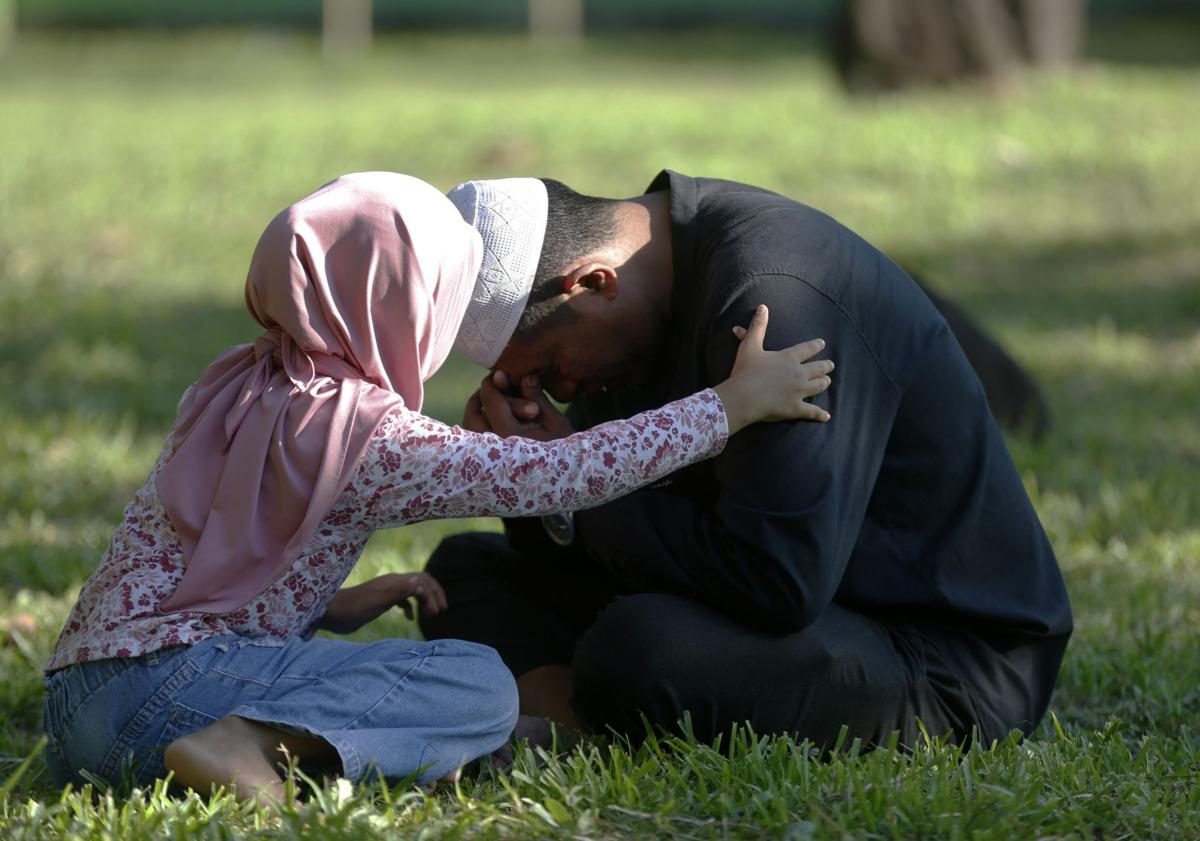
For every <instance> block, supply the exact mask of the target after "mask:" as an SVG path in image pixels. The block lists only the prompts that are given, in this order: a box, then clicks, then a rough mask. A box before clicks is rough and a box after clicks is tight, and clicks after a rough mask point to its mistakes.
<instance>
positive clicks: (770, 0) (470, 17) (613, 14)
mask: <svg viewBox="0 0 1200 841" xmlns="http://www.w3.org/2000/svg"><path fill="white" fill-rule="evenodd" d="M1054 1H1055V0H1049V2H1054ZM840 2H841V0H591V2H588V3H586V5H585V15H586V21H587V26H588V28H589V29H590V30H599V31H603V30H605V29H609V30H620V31H628V30H629V29H631V28H644V27H648V28H666V29H671V30H673V31H679V30H680V29H688V28H695V27H706V26H750V27H761V26H764V25H765V26H772V27H774V26H788V27H812V26H819V25H821V24H823V23H826V22H827V21H828V20H829V19H830V18H831V17H832V16H833V15H834V13H835V12H836V11H837V8H838V6H839V3H840ZM16 5H17V9H18V17H19V20H20V22H21V24H23V25H33V26H39V27H40V26H55V27H80V26H101V27H117V26H119V27H129V26H197V25H228V24H241V25H245V24H264V25H269V26H280V25H283V26H307V27H315V26H317V25H318V24H319V23H320V19H321V0H203V2H198V0H104V2H97V0H17V3H16ZM374 5H375V20H376V24H377V25H378V26H379V27H380V28H403V29H414V28H432V27H436V28H455V29H472V30H478V29H507V30H510V31H511V30H521V29H524V28H525V26H526V23H527V19H528V9H529V3H528V0H374ZM1089 5H1090V9H1091V13H1092V14H1093V16H1096V17H1099V18H1105V17H1109V18H1111V17H1114V16H1118V17H1120V16H1130V15H1146V14H1186V13H1188V12H1192V11H1194V10H1195V3H1194V2H1193V0H1090V4H1089Z"/></svg>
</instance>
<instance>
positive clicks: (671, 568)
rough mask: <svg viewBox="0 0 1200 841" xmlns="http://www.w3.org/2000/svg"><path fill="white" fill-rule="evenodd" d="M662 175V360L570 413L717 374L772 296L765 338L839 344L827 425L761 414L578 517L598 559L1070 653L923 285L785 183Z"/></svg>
mask: <svg viewBox="0 0 1200 841" xmlns="http://www.w3.org/2000/svg"><path fill="white" fill-rule="evenodd" d="M660 190H670V198H671V217H672V236H673V243H672V248H673V258H674V288H673V293H672V294H673V301H672V322H671V330H670V335H669V337H668V340H667V341H666V342H665V343H664V347H663V350H662V356H661V358H659V359H656V360H654V363H653V364H654V366H655V368H656V369H657V372H658V373H657V376H656V377H655V378H654V379H653V381H652V383H651V384H649V385H645V386H642V387H640V388H638V389H633V388H622V389H611V388H610V389H609V390H608V392H607V393H600V394H596V395H592V396H590V397H588V398H584V399H580V400H577V401H576V402H575V404H574V405H573V406H572V413H573V417H575V418H576V419H577V420H579V421H580V422H581V423H582V424H585V425H586V424H591V423H595V422H599V421H601V420H605V419H608V418H610V417H616V416H622V417H627V416H629V415H630V414H632V413H634V412H637V411H640V410H642V409H646V408H650V407H651V406H659V405H662V404H663V403H664V402H667V401H669V400H672V399H675V398H678V397H682V396H685V395H688V394H692V393H694V392H696V391H698V390H700V389H702V388H705V387H707V386H712V385H715V384H717V383H719V382H721V381H722V380H724V379H726V378H727V377H728V375H729V372H730V370H731V368H732V365H733V360H734V357H735V356H736V353H737V341H736V339H735V338H734V336H733V334H732V331H731V328H732V327H733V326H734V325H745V324H747V323H749V320H750V315H751V313H752V312H753V310H754V308H755V306H757V305H758V304H766V305H768V306H769V307H770V323H769V326H768V328H767V338H766V346H767V348H768V349H779V348H783V347H787V346H789V345H793V344H796V343H798V342H801V341H805V340H807V339H812V338H818V337H820V338H823V339H825V341H826V342H827V345H826V352H825V353H826V355H828V357H829V358H832V359H834V360H835V361H836V363H837V370H836V371H835V373H834V379H833V385H832V387H831V388H830V389H829V390H828V391H827V392H826V393H825V394H823V395H821V396H820V397H819V398H817V399H816V400H815V401H814V402H816V403H818V404H819V405H822V406H824V407H825V408H826V409H828V410H829V412H830V414H831V415H832V420H831V421H830V422H829V423H827V424H818V423H811V422H784V423H761V424H756V425H753V426H751V427H748V428H746V429H745V430H743V431H741V432H739V433H738V434H737V435H735V436H733V437H732V438H731V439H730V441H729V444H728V445H727V447H726V449H725V451H724V452H723V453H721V454H720V455H719V456H717V457H716V458H714V459H711V460H709V461H707V462H703V463H700V464H697V465H694V466H692V467H690V468H687V469H686V470H684V471H681V472H680V473H677V474H676V475H675V476H674V477H673V478H672V480H671V481H670V482H669V483H668V484H667V485H666V486H662V487H657V488H651V489H647V490H643V491H640V492H637V493H634V494H632V495H630V496H627V497H625V498H623V499H619V500H616V501H614V502H612V503H609V504H607V505H604V506H601V507H599V508H594V509H590V510H587V511H580V512H577V514H576V522H577V525H578V528H579V534H580V539H581V540H582V542H583V544H584V547H585V548H586V550H587V552H588V554H589V555H590V556H591V557H592V558H593V559H594V560H595V561H597V562H598V563H600V564H601V565H602V566H604V567H606V568H608V569H609V570H611V571H613V572H614V573H616V574H617V575H618V577H619V578H621V579H622V580H623V581H624V582H625V583H626V584H627V586H628V587H629V589H631V590H637V591H666V592H674V593H679V594H683V595H687V596H690V597H692V598H695V599H698V600H700V601H702V602H704V603H707V604H709V605H711V606H713V607H716V608H718V609H719V610H721V611H723V612H725V613H726V614H729V615H731V616H733V617H735V618H738V619H740V620H742V621H744V622H746V623H747V624H749V625H752V626H757V627H761V628H763V629H765V630H769V631H774V632H793V631H799V630H802V629H804V628H805V627H807V626H808V625H810V624H811V623H812V622H814V621H815V620H816V619H817V617H819V616H820V615H821V614H822V612H823V611H825V610H826V608H827V607H828V606H829V605H830V603H832V602H836V603H838V604H840V605H842V606H843V607H846V608H849V609H852V610H856V611H860V612H863V613H866V614H869V615H872V616H876V617H878V618H880V619H882V620H887V619H889V618H895V619H896V620H898V621H906V622H924V623H928V624H930V625H937V626H942V627H946V628H960V629H962V630H964V631H968V632H970V633H973V634H977V635H979V636H981V637H983V638H987V639H992V640H995V641H996V643H997V644H998V645H1000V646H1001V647H1004V646H1007V645H1009V644H1011V645H1017V646H1019V645H1022V644H1024V642H1030V643H1032V642H1035V641H1036V640H1039V639H1042V640H1047V641H1050V640H1052V639H1053V640H1056V641H1057V645H1058V646H1059V651H1060V652H1061V643H1062V642H1063V641H1064V640H1065V638H1066V636H1067V635H1069V634H1070V632H1071V612H1070V606H1069V603H1068V600H1067V594H1066V589H1065V587H1064V584H1063V580H1062V576H1061V573H1060V571H1059V568H1058V564H1057V562H1056V560H1055V557H1054V553H1053V551H1052V549H1051V547H1050V544H1049V542H1048V541H1047V539H1046V536H1045V534H1044V532H1043V530H1042V527H1041V524H1040V523H1039V522H1038V518H1037V515H1036V513H1035V512H1034V510H1033V507H1032V505H1031V503H1030V501H1029V498H1028V496H1027V495H1026V493H1025V489H1024V487H1023V485H1022V483H1021V479H1020V476H1019V475H1018V473H1017V470H1016V468H1015V466H1014V465H1013V463H1012V460H1011V458H1010V456H1009V453H1008V450H1007V448H1006V446H1005V443H1004V440H1003V437H1002V435H1001V433H1000V431H999V429H998V427H997V426H996V423H995V421H994V420H993V418H992V416H991V413H990V412H989V410H988V406H987V401H986V398H985V396H984V393H983V389H982V387H981V386H980V384H979V380H978V378H977V377H976V375H975V373H974V371H973V370H972V369H971V366H970V365H969V363H968V362H967V360H966V358H965V356H964V355H963V353H962V351H961V349H960V348H959V346H958V343H957V342H956V340H955V339H954V336H953V335H952V334H951V333H950V331H949V329H948V328H947V326H946V323H945V321H944V320H943V318H942V317H941V315H939V313H938V312H937V310H936V309H935V308H934V306H933V305H932V304H931V303H930V301H929V300H928V298H926V296H925V295H924V294H923V293H922V292H921V290H920V289H919V288H918V287H917V286H916V284H914V283H913V281H912V280H911V279H910V278H909V277H908V276H907V275H906V274H905V273H904V272H903V271H902V270H901V269H900V268H899V267H898V266H896V265H895V264H894V263H892V262H891V261H890V260H889V259H887V258H886V257H885V256H883V255H882V254H881V253H880V252H879V251H877V250H876V249H875V248H873V247H872V246H871V245H870V244H868V243H867V242H866V241H864V240H863V239H862V238H860V237H858V236H857V235H855V234H854V233H853V232H851V231H850V230H849V229H847V228H845V227H844V226H842V225H840V224H839V223H838V222H836V221H835V220H833V219H831V218H830V217H828V216H826V215H825V214H822V213H820V212H818V211H816V210H814V209H812V208H810V207H806V206H805V205H803V204H800V203H798V202H795V201H792V200H790V199H788V198H785V197H783V196H780V195H777V194H775V193H771V192H768V191H765V190H761V189H759V188H755V187H750V186H747V185H742V184H737V183H733V182H728V181H720V180H715V179H706V178H688V177H685V176H682V175H679V174H678V173H674V172H670V171H664V172H663V173H661V174H660V175H659V176H658V177H657V178H655V180H654V181H653V183H652V184H651V185H650V187H649V189H648V191H647V192H655V191H660ZM1054 668H1055V670H1056V669H1057V658H1054ZM1046 677H1047V678H1048V679H1049V685H1053V675H1047V676H1046ZM1047 692H1048V689H1047Z"/></svg>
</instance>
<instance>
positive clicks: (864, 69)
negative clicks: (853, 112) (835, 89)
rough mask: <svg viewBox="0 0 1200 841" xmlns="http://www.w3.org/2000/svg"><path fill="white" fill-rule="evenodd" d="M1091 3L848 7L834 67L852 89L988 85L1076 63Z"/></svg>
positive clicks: (928, 0) (1034, 0) (987, 1)
mask: <svg viewBox="0 0 1200 841" xmlns="http://www.w3.org/2000/svg"><path fill="white" fill-rule="evenodd" d="M1086 6H1087V4H1086V0H845V2H844V3H843V5H842V8H841V11H840V14H839V16H838V19H837V24H836V27H835V32H834V44H833V48H834V61H835V63H836V64H837V67H838V72H839V73H840V75H841V77H842V81H843V82H845V84H846V86H847V87H849V88H851V89H863V88H906V87H912V86H916V85H925V84H944V83H947V82H952V81H955V80H958V79H965V78H984V79H988V80H992V81H1000V82H1002V81H1003V80H1004V79H1005V78H1007V77H1008V76H1009V74H1011V73H1012V71H1013V70H1015V69H1016V68H1017V67H1019V66H1021V65H1023V64H1032V65H1053V64H1066V63H1068V62H1070V61H1072V60H1073V59H1074V58H1075V56H1076V55H1077V54H1078V52H1079V48H1080V46H1081V45H1082V41H1083V33H1084V28H1085V26H1086V21H1087V8H1086Z"/></svg>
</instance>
